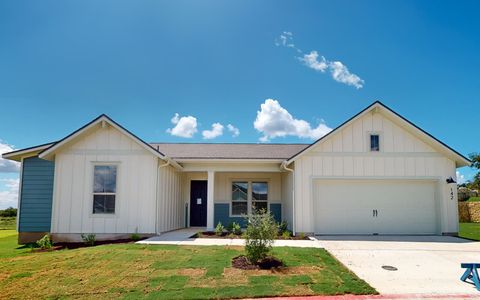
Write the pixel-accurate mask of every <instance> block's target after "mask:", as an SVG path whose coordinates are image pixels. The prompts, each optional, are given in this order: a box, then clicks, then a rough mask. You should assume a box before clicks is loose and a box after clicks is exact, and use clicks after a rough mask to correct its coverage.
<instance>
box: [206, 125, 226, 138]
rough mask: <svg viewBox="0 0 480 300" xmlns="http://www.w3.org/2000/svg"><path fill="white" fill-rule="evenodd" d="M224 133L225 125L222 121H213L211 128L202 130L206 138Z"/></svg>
mask: <svg viewBox="0 0 480 300" xmlns="http://www.w3.org/2000/svg"><path fill="white" fill-rule="evenodd" d="M221 135H223V125H222V124H220V123H213V124H212V129H211V130H204V131H202V136H203V138H204V139H205V140H210V139H214V138H216V137H219V136H221Z"/></svg>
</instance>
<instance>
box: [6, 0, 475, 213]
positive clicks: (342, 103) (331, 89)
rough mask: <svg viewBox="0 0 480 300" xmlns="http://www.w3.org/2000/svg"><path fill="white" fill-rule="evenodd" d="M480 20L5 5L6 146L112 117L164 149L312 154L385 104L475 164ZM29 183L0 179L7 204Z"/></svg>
mask: <svg viewBox="0 0 480 300" xmlns="http://www.w3.org/2000/svg"><path fill="white" fill-rule="evenodd" d="M479 10H480V4H479V3H478V2H476V1H442V2H438V1H329V2H326V1H118V0H116V1H81V2H79V1H63V2H58V1H41V2H39V1H22V2H19V1H3V2H1V3H0V104H1V111H2V114H1V122H0V139H1V141H2V144H4V145H9V146H10V147H13V148H22V147H28V146H32V145H36V144H41V143H45V142H50V141H54V140H57V139H60V138H62V137H63V136H65V135H67V134H69V133H70V132H71V131H73V130H75V129H77V128H78V127H80V126H82V125H84V124H85V123H86V122H88V121H90V120H91V119H93V118H94V117H96V116H98V115H99V114H101V113H106V114H108V115H109V116H111V117H112V118H113V119H115V120H116V121H118V122H119V123H121V124H122V125H124V126H125V127H127V128H128V129H129V130H131V131H132V132H134V133H135V134H137V135H138V136H140V137H141V138H143V139H145V140H147V141H152V142H153V141H171V142H173V141H179V142H199V141H207V142H258V141H259V140H260V139H261V140H262V141H267V140H268V141H271V142H311V141H312V139H313V138H315V137H317V136H318V135H321V134H322V133H323V132H324V131H325V130H326V129H328V128H334V127H336V126H337V125H339V124H340V123H342V122H343V121H345V120H346V119H348V118H349V117H351V116H352V115H353V114H355V113H357V112H358V111H359V110H361V109H363V108H364V107H365V106H367V105H369V104H370V103H371V102H373V101H374V100H381V101H382V102H384V103H385V104H387V105H388V106H390V107H391V108H393V109H394V110H396V111H397V112H399V113H400V114H402V115H403V116H405V117H406V118H408V119H409V120H411V121H413V122H414V123H416V124H417V125H419V126H420V127H422V128H423V129H425V130H427V131H428V132H430V133H431V134H433V135H434V136H436V137H437V138H439V139H440V140H442V141H444V142H445V143H447V144H449V145H450V146H452V147H453V148H455V149H456V150H458V151H460V152H461V153H463V154H466V155H467V154H469V153H471V152H475V151H480V131H478V128H475V127H476V126H477V125H476V123H477V122H476V121H475V118H476V113H475V112H478V111H479V109H480V99H479V95H480V76H478V70H479V68H480V57H479V55H478V53H480V19H479V18H477V13H478V11H479ZM290 33H291V35H290ZM281 35H283V36H284V37H285V36H286V37H287V39H286V40H285V41H286V42H285V43H284V42H283V41H284V40H282V38H281ZM290 44H294V46H290V47H289V45H290ZM297 49H300V50H298V51H297ZM299 51H301V52H299ZM312 51H316V52H312ZM314 54H316V57H315V55H314ZM306 55H308V56H306ZM322 57H324V58H325V60H322ZM308 59H310V60H308ZM338 62H340V63H341V65H338ZM345 68H347V69H348V72H347V73H346V72H345V71H346V69H345ZM355 76H357V77H355ZM360 85H361V87H360ZM266 99H275V100H277V101H278V102H273V101H270V102H266ZM261 104H264V107H263V109H261V106H260V105H261ZM257 111H261V116H260V120H258V122H255V121H256V118H257ZM275 112H278V113H279V114H280V116H281V117H282V118H283V119H281V120H280V121H279V120H273V121H272V119H271V117H272V113H275ZM176 113H178V117H176V118H174V117H175V114H176ZM277 115H278V114H277ZM189 116H190V117H192V118H194V119H195V122H193V119H192V118H188V117H189ZM182 117H185V119H183V120H182ZM289 118H290V119H289ZM172 119H173V121H176V124H174V123H172ZM269 120H270V121H272V122H277V123H273V125H272V123H268V121H269ZM296 121H298V122H296ZM254 122H255V125H254ZM282 122H283V123H282ZM193 123H195V124H196V126H193V125H192V124H193ZM214 123H219V124H221V126H223V131H221V130H220V126H219V125H217V126H216V129H215V130H212V124H214ZM178 124H180V125H181V126H180V127H181V128H179V127H177V129H178V130H175V128H176V125H178ZM228 124H231V125H233V126H234V127H235V128H237V129H238V130H239V134H238V136H235V137H233V135H236V134H234V132H233V131H230V130H229V129H228V127H227V126H228ZM319 125H321V126H320V127H319ZM282 126H283V127H282ZM322 126H324V127H322ZM169 128H170V129H171V130H170V131H169V132H167V129H169ZM282 128H283V130H282ZM195 130H196V132H195ZM205 130H210V132H206V133H205V135H204V134H203V131H205ZM232 130H233V128H232ZM220 132H223V134H222V135H219V133H220ZM172 133H174V134H177V135H176V136H175V135H172ZM178 133H180V135H183V136H190V135H192V134H193V137H191V138H190V137H181V136H178V135H179V134H178ZM218 135H219V136H218ZM204 136H206V137H215V136H216V137H215V138H211V139H204ZM3 163H4V162H3ZM1 166H2V164H0V170H2V168H1ZM3 170H5V168H3ZM460 171H461V172H462V174H464V176H466V178H467V179H468V178H470V177H471V176H472V174H473V171H472V170H469V169H468V168H464V169H462V170H460ZM16 178H18V174H17V173H15V172H13V173H12V172H1V173H0V207H1V206H2V203H6V202H7V201H10V200H6V199H7V198H8V197H10V198H8V199H11V197H14V196H12V195H13V193H14V192H13V191H12V190H13V189H14V188H15V185H14V183H15V182H14V181H15V180H16ZM2 197H3V198H2Z"/></svg>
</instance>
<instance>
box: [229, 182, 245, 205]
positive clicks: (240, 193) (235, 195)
mask: <svg viewBox="0 0 480 300" xmlns="http://www.w3.org/2000/svg"><path fill="white" fill-rule="evenodd" d="M247 194H248V182H232V200H233V201H235V200H241V201H245V200H247V199H248V195H247Z"/></svg>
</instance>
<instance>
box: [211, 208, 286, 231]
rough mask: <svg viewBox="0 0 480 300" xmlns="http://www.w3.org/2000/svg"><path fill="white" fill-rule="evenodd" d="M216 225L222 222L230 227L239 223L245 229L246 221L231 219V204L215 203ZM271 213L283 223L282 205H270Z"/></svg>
mask: <svg viewBox="0 0 480 300" xmlns="http://www.w3.org/2000/svg"><path fill="white" fill-rule="evenodd" d="M214 209H215V212H214V218H213V219H214V225H215V226H216V225H217V224H218V222H221V223H222V225H223V226H225V227H226V226H228V224H230V223H232V222H237V223H239V224H240V226H242V227H245V219H244V218H242V217H230V203H215V208H214ZM270 213H271V214H272V215H273V217H274V218H275V220H276V221H277V222H281V221H282V204H280V203H270Z"/></svg>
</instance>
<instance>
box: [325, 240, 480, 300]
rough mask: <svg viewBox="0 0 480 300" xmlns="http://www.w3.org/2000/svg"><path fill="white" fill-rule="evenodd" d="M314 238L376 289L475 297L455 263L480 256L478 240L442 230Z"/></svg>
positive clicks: (387, 292) (400, 292) (477, 292)
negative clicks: (440, 232)
mask: <svg viewBox="0 0 480 300" xmlns="http://www.w3.org/2000/svg"><path fill="white" fill-rule="evenodd" d="M316 238H317V239H318V240H319V241H320V244H322V246H324V247H325V249H327V250H328V251H330V253H332V254H333V255H334V256H335V257H336V258H337V259H338V260H340V261H341V262H342V263H343V264H344V265H346V266H347V267H348V268H350V269H351V270H352V271H353V272H355V273H356V274H357V275H358V276H359V277H360V278H362V279H364V280H365V281H367V282H368V283H369V284H370V285H371V286H373V287H374V288H375V289H377V291H378V292H380V293H381V294H431V295H440V294H443V295H456V294H457V295H459V294H476V295H478V297H479V298H480V292H479V291H477V290H476V289H475V288H474V287H473V285H470V284H467V283H464V282H461V281H460V279H459V278H460V276H461V275H462V274H463V270H462V269H461V268H460V263H462V262H480V242H472V241H469V240H465V239H460V238H455V237H447V236H331V237H330V236H317V237H316ZM382 266H393V267H395V268H397V269H398V270H396V271H389V270H385V269H383V268H382Z"/></svg>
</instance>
